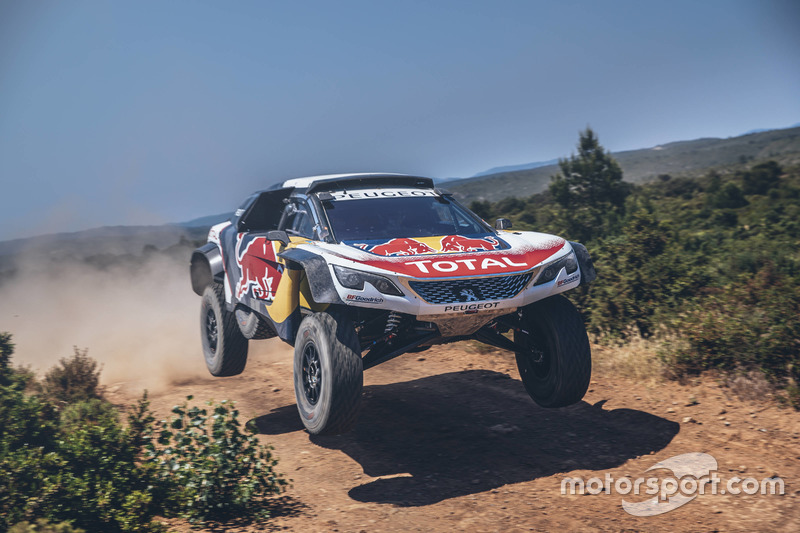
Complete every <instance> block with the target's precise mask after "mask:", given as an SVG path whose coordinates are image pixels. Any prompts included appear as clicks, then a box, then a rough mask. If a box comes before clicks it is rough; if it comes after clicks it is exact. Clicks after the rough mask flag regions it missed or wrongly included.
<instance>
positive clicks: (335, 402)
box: [294, 313, 364, 435]
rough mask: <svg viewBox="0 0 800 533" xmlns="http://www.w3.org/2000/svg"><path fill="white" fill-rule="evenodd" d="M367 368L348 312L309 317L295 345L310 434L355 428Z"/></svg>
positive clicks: (298, 388)
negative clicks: (345, 315)
mask: <svg viewBox="0 0 800 533" xmlns="http://www.w3.org/2000/svg"><path fill="white" fill-rule="evenodd" d="M363 383H364V367H363V364H362V361H361V348H360V345H359V342H358V336H357V335H356V331H355V328H354V327H353V323H352V322H351V321H350V320H349V319H347V318H346V317H344V316H337V317H334V316H332V315H330V314H328V313H315V314H313V315H311V316H308V317H306V318H305V319H304V320H303V322H302V323H301V324H300V328H299V329H298V331H297V339H296V340H295V344H294V394H295V397H296V398H297V410H298V411H299V412H300V418H301V420H302V421H303V424H304V425H305V427H306V429H307V430H308V432H309V433H312V434H314V435H338V434H340V433H345V432H346V431H348V430H350V428H351V427H352V426H353V424H354V423H355V420H356V416H357V415H358V409H359V406H360V404H361V389H362V387H363Z"/></svg>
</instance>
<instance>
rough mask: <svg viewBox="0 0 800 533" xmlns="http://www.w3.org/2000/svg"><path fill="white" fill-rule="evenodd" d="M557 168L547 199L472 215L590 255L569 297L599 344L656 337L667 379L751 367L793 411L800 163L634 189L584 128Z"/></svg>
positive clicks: (481, 207)
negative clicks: (586, 281) (593, 275)
mask: <svg viewBox="0 0 800 533" xmlns="http://www.w3.org/2000/svg"><path fill="white" fill-rule="evenodd" d="M560 169H561V172H560V173H559V174H558V175H556V176H554V177H553V179H552V180H551V185H550V188H549V189H548V190H547V191H546V192H543V193H540V194H536V195H533V196H530V197H528V198H506V199H504V200H500V201H499V202H495V203H490V202H485V201H484V202H473V203H472V204H471V205H470V207H471V208H472V209H473V210H475V211H476V212H477V213H478V214H480V215H481V216H482V217H484V218H485V219H494V218H496V217H506V218H510V219H511V220H512V221H513V222H514V228H515V229H525V230H535V231H542V232H547V233H555V234H560V235H564V236H566V237H568V238H570V239H573V240H578V241H580V242H583V243H584V244H585V245H586V246H587V247H588V249H589V251H590V253H591V254H592V257H593V259H594V262H595V266H596V268H597V272H598V278H597V280H596V281H595V282H594V283H593V284H592V285H590V286H589V287H582V288H581V290H579V291H571V292H570V293H569V295H570V297H571V298H573V299H574V300H575V302H576V303H577V304H578V305H579V308H580V309H581V311H582V312H583V313H584V316H585V318H586V321H587V324H588V327H589V329H590V331H591V332H592V333H594V334H595V335H598V336H599V338H601V339H604V340H605V341H608V342H617V343H618V342H625V341H626V339H629V338H631V334H633V335H634V336H642V337H644V338H652V337H653V336H654V335H655V334H656V332H658V331H660V332H661V333H663V334H664V336H665V337H668V338H669V339H671V340H670V341H669V342H663V343H662V348H661V350H660V354H661V358H662V360H663V362H664V363H665V365H666V368H667V372H668V374H669V375H670V376H672V377H682V376H685V375H689V374H697V373H700V372H703V371H706V370H712V369H714V370H719V371H722V372H726V373H742V374H743V373H747V372H751V371H758V372H760V373H762V374H763V375H764V377H765V378H766V379H768V380H769V381H770V382H771V383H773V385H775V386H777V387H778V388H780V389H783V390H784V393H785V398H786V399H787V400H789V401H790V402H791V403H792V404H793V405H795V406H796V407H800V390H798V383H800V252H799V251H798V250H800V246H798V245H799V244H800V222H798V221H799V220H800V167H797V166H795V167H789V168H783V167H781V165H779V164H778V163H776V162H774V161H767V162H764V163H760V164H756V165H747V164H741V165H740V166H739V167H738V168H737V169H731V170H730V171H729V172H727V173H725V174H721V173H718V172H715V171H709V172H708V173H707V174H705V175H703V176H701V177H699V178H694V179H690V178H673V177H671V176H669V175H666V174H665V175H661V176H659V178H658V179H657V180H655V181H654V182H651V183H647V184H644V185H630V184H626V183H623V182H622V181H621V171H620V170H619V166H618V165H617V164H616V162H615V161H614V160H613V158H611V157H610V155H609V154H608V153H607V152H605V151H604V150H603V148H602V146H600V144H599V142H598V141H597V137H596V136H595V134H594V132H592V131H591V130H588V129H587V130H586V131H585V132H582V133H581V136H580V142H579V144H578V153H577V154H576V155H575V156H573V157H571V158H569V159H564V160H562V161H561V162H560Z"/></svg>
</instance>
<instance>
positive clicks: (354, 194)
mask: <svg viewBox="0 0 800 533" xmlns="http://www.w3.org/2000/svg"><path fill="white" fill-rule="evenodd" d="M331 196H333V200H340V201H341V200H364V199H367V198H400V197H402V198H408V197H411V198H413V197H415V196H436V193H435V192H433V190H431V189H363V190H358V191H338V192H331Z"/></svg>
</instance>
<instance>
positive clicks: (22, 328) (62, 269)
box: [0, 247, 209, 391]
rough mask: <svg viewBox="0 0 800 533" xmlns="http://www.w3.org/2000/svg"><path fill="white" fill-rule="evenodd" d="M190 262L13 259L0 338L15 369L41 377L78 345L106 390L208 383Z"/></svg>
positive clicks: (178, 256) (173, 257)
mask: <svg viewBox="0 0 800 533" xmlns="http://www.w3.org/2000/svg"><path fill="white" fill-rule="evenodd" d="M190 255H191V248H190V247H184V248H182V249H180V250H178V251H177V253H176V252H175V251H174V250H173V253H171V254H166V253H159V252H156V253H151V254H146V255H141V256H129V257H128V259H125V258H123V259H119V258H113V257H112V258H111V259H112V260H111V261H106V262H105V264H103V263H102V262H101V263H100V264H98V263H97V262H94V263H92V262H89V261H86V260H80V259H66V260H65V261H56V260H53V259H52V257H50V258H45V260H42V258H41V257H38V256H37V255H36V254H26V253H22V254H20V255H18V256H17V258H16V260H15V263H16V264H15V266H16V270H15V273H14V274H13V275H11V276H5V277H4V278H3V280H2V283H1V284H0V331H8V332H10V333H11V334H12V335H13V342H14V344H15V345H16V349H15V353H14V357H13V362H14V363H15V364H16V365H22V366H30V367H31V368H32V369H33V370H35V371H37V372H38V373H40V374H41V373H43V372H44V371H46V370H47V369H48V368H49V367H51V366H52V365H54V364H56V363H58V360H59V359H60V358H62V357H69V356H71V355H72V353H73V351H74V349H73V346H77V347H78V348H81V349H83V348H87V349H88V350H89V356H90V357H92V358H94V359H95V360H97V361H98V362H99V363H100V364H102V367H103V368H102V373H101V376H100V378H101V382H102V383H103V384H105V385H110V386H116V385H119V386H124V387H126V388H128V387H138V388H147V389H149V390H151V391H159V390H163V389H165V388H167V387H169V385H171V384H176V383H186V382H189V381H192V380H195V379H198V378H201V377H202V378H207V377H209V374H208V371H207V370H206V368H205V364H204V362H203V356H202V351H201V348H200V336H199V318H198V317H199V306H200V299H199V297H198V296H197V295H196V294H194V292H192V290H191V286H190V283H189V268H188V265H189V257H190ZM109 263H110V264H109Z"/></svg>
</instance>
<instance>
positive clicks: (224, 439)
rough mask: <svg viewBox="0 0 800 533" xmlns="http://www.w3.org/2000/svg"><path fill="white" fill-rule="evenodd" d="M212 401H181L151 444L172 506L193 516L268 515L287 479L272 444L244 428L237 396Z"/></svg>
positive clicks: (151, 457) (197, 518) (182, 514)
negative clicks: (269, 502) (267, 503)
mask: <svg viewBox="0 0 800 533" xmlns="http://www.w3.org/2000/svg"><path fill="white" fill-rule="evenodd" d="M191 399H192V397H191V396H189V397H187V400H191ZM206 405H208V409H206V408H200V407H196V406H194V407H191V408H190V407H188V404H187V403H186V402H184V403H183V404H182V405H178V406H175V407H174V408H173V409H172V412H173V413H174V415H175V416H173V417H172V419H171V420H170V421H169V422H167V421H161V423H160V427H161V429H160V431H159V432H158V434H157V443H153V442H152V441H151V443H150V444H148V450H149V455H148V460H149V461H150V462H152V463H154V464H156V465H158V472H159V476H160V479H161V481H162V482H163V483H164V484H165V485H167V486H169V487H170V494H169V497H168V500H167V502H168V504H167V505H168V508H169V510H171V511H173V512H176V513H177V514H179V515H181V516H184V517H186V518H189V519H190V520H193V521H198V520H200V521H204V520H225V519H228V518H232V517H239V516H243V515H245V516H246V515H252V516H260V515H263V513H264V512H263V511H262V509H261V507H260V505H261V504H262V503H263V499H264V498H265V497H267V496H271V495H274V494H279V493H280V492H282V491H283V490H284V486H285V485H286V480H284V479H283V477H282V476H280V475H279V474H277V473H276V472H275V470H274V467H275V465H276V464H277V460H276V459H275V458H274V457H273V456H272V453H271V452H270V449H271V448H269V447H266V446H263V445H261V444H259V442H258V439H257V438H256V437H255V436H254V435H253V430H252V429H251V428H247V429H246V430H245V432H243V431H242V430H241V424H240V423H239V420H238V418H239V412H238V411H237V410H236V409H235V408H234V405H233V404H232V403H231V402H228V401H222V402H219V403H216V404H215V403H212V402H208V403H207V404H206Z"/></svg>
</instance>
